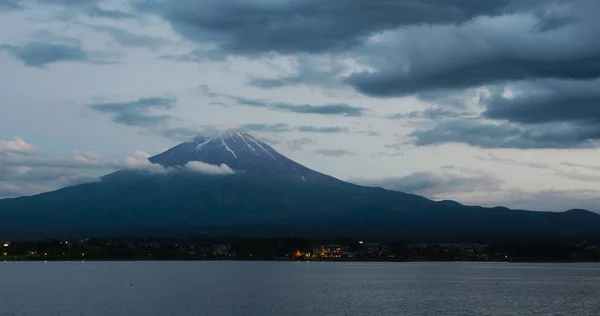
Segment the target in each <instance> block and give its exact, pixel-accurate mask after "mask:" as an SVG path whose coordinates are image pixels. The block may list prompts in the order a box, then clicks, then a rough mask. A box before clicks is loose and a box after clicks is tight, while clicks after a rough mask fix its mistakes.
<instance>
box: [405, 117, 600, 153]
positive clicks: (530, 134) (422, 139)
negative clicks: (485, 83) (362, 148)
mask: <svg viewBox="0 0 600 316" xmlns="http://www.w3.org/2000/svg"><path fill="white" fill-rule="evenodd" d="M409 136H411V137H413V138H414V143H415V144H416V145H417V146H427V145H439V144H444V143H465V144H469V145H471V146H475V147H481V148H522V149H527V148H595V147H597V146H598V144H599V142H598V141H599V140H600V127H596V126H579V125H576V124H538V125H535V126H520V125H517V124H511V123H487V122H482V121H480V120H470V119H465V120H460V119H459V120H450V121H443V122H440V123H438V124H436V125H435V126H434V127H432V128H430V129H420V130H416V131H414V132H412V133H410V134H409Z"/></svg>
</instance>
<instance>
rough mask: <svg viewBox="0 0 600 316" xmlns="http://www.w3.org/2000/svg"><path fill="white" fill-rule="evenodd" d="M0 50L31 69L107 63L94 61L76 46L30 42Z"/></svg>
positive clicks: (5, 46)
mask: <svg viewBox="0 0 600 316" xmlns="http://www.w3.org/2000/svg"><path fill="white" fill-rule="evenodd" d="M0 49H4V50H6V51H7V52H9V53H10V54H11V55H13V56H14V57H16V58H18V59H19V60H21V61H22V62H23V63H24V64H25V65H27V66H31V67H41V66H45V65H47V64H52V63H57V62H91V63H105V62H106V61H102V60H98V59H94V58H93V57H92V56H90V54H89V52H87V51H85V50H84V49H83V48H82V47H81V46H75V45H63V44H51V43H44V42H29V43H27V44H25V45H23V46H13V45H2V46H0Z"/></svg>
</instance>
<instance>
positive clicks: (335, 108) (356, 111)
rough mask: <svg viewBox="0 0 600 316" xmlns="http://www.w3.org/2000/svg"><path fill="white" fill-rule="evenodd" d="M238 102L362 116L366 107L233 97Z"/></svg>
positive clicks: (267, 106)
mask: <svg viewBox="0 0 600 316" xmlns="http://www.w3.org/2000/svg"><path fill="white" fill-rule="evenodd" d="M235 100H236V101H237V103H238V104H241V105H247V106H253V107H260V108H267V109H273V110H280V111H287V112H294V113H302V114H322V115H343V116H362V115H363V114H364V113H365V112H366V111H367V109H365V108H360V107H354V106H350V105H348V104H325V105H309V104H291V103H282V102H268V101H263V100H256V99H246V98H235Z"/></svg>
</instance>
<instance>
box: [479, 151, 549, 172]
mask: <svg viewBox="0 0 600 316" xmlns="http://www.w3.org/2000/svg"><path fill="white" fill-rule="evenodd" d="M475 159H479V160H482V161H495V162H501V163H504V164H507V165H513V166H524V167H530V168H536V169H553V167H551V166H550V165H548V164H545V163H537V162H532V161H521V160H515V159H509V158H502V157H498V156H496V155H494V154H492V153H489V154H488V156H487V157H482V156H475Z"/></svg>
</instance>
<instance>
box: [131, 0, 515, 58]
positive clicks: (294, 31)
mask: <svg viewBox="0 0 600 316" xmlns="http://www.w3.org/2000/svg"><path fill="white" fill-rule="evenodd" d="M510 2H511V1H510V0H494V1H485V2H482V1H480V0H446V1H439V0H421V1H413V0H392V1H390V0H330V1H320V0H302V1H257V0H230V1H223V0H209V1H202V2H198V1H193V0H178V1H151V0H150V1H149V0H138V1H136V2H135V3H136V7H137V8H138V9H141V10H143V11H146V12H152V13H156V14H158V15H160V16H162V17H163V18H164V19H165V20H167V21H169V22H170V23H171V25H172V26H173V28H174V29H175V30H176V31H177V32H179V33H180V34H181V35H182V36H184V37H186V38H188V39H190V40H193V41H197V42H199V43H206V42H213V43H216V44H217V45H218V46H219V47H220V48H221V49H222V50H225V51H227V52H230V53H234V54H244V55H248V54H257V53H263V52H270V51H276V52H279V53H283V54H293V53H299V52H307V53H322V52H325V51H341V50H346V49H348V48H350V47H353V46H355V45H357V44H359V43H361V41H362V40H363V39H364V38H365V37H367V36H369V35H371V34H374V33H377V32H380V31H383V30H386V29H393V28H396V27H400V26H405V25H419V24H425V23H426V24H451V23H462V22H465V21H468V20H470V19H472V18H473V17H475V16H479V15H495V14H501V13H503V12H506V11H507V10H508V9H507V8H508V5H509V4H510Z"/></svg>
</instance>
